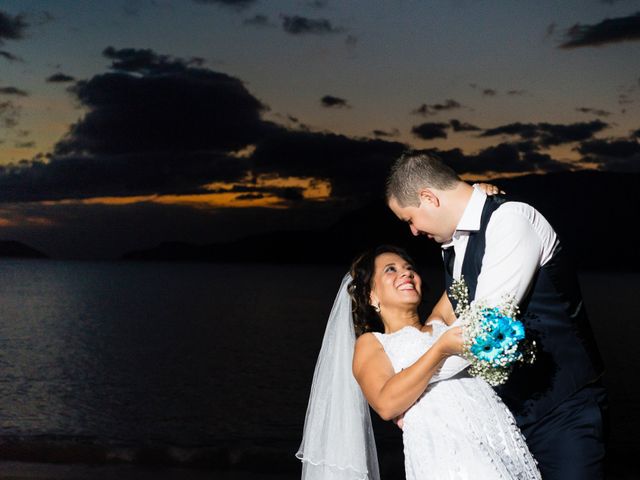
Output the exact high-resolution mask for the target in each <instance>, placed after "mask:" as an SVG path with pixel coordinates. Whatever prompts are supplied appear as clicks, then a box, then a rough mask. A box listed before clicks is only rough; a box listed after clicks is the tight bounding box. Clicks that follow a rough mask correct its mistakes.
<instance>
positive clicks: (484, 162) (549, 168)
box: [433, 143, 570, 174]
mask: <svg viewBox="0 0 640 480" xmlns="http://www.w3.org/2000/svg"><path fill="white" fill-rule="evenodd" d="M433 151H434V152H435V153H437V154H438V155H439V156H440V157H442V159H443V160H444V161H445V162H447V163H448V164H449V165H451V167H452V168H453V169H454V170H456V172H458V173H460V174H464V173H471V174H483V173H487V172H500V173H527V172H537V171H542V172H553V171H564V170H569V169H570V166H569V165H568V164H566V163H563V162H559V161H557V160H554V159H553V158H552V157H551V156H550V155H547V154H543V153H539V152H536V151H522V148H521V145H519V144H514V143H501V144H499V145H495V146H491V147H488V148H485V149H484V150H481V151H480V152H479V153H477V154H474V155H466V154H464V153H463V152H462V150H460V149H459V148H456V149H453V150H433Z"/></svg>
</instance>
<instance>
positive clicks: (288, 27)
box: [282, 15, 344, 35]
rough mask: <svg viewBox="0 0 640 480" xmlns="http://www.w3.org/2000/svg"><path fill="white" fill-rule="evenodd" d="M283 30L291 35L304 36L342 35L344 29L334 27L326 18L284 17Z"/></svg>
mask: <svg viewBox="0 0 640 480" xmlns="http://www.w3.org/2000/svg"><path fill="white" fill-rule="evenodd" d="M282 28H283V29H284V31H285V32H287V33H289V34H291V35H304V34H317V35H324V34H332V33H341V32H343V31H344V29H343V28H340V27H334V26H333V25H331V22H330V21H329V20H327V19H325V18H317V19H313V18H307V17H300V16H298V15H293V16H289V15H283V16H282Z"/></svg>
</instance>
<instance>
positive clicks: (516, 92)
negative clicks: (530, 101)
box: [507, 90, 527, 96]
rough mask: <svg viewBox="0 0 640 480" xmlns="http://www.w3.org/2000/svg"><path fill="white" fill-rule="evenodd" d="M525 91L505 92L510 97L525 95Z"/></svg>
mask: <svg viewBox="0 0 640 480" xmlns="http://www.w3.org/2000/svg"><path fill="white" fill-rule="evenodd" d="M526 94H527V91H526V90H509V91H507V95H511V96H521V95H526Z"/></svg>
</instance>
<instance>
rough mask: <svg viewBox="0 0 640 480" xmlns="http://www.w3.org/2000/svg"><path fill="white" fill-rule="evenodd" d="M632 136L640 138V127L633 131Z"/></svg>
mask: <svg viewBox="0 0 640 480" xmlns="http://www.w3.org/2000/svg"><path fill="white" fill-rule="evenodd" d="M631 136H633V137H636V138H640V128H639V129H638V130H636V131H635V132H633V133H632V134H631Z"/></svg>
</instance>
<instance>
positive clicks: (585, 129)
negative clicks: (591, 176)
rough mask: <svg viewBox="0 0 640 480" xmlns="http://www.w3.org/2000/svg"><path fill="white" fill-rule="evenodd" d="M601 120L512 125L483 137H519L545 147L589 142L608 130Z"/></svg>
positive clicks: (493, 129)
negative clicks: (599, 133) (595, 135)
mask: <svg viewBox="0 0 640 480" xmlns="http://www.w3.org/2000/svg"><path fill="white" fill-rule="evenodd" d="M608 127H609V125H608V124H607V123H604V122H602V121H601V120H593V121H591V122H580V123H573V124H569V125H562V124H553V123H519V122H518V123H511V124H508V125H503V126H500V127H496V128H491V129H488V130H485V131H484V132H483V133H482V134H481V136H482V137H491V136H495V135H517V136H519V137H520V138H522V139H526V140H535V141H537V142H538V143H539V144H540V145H541V146H543V147H549V146H552V145H561V144H563V143H571V142H579V141H582V140H588V139H590V138H592V137H593V135H594V134H596V133H598V132H600V131H602V130H604V129H605V128H608Z"/></svg>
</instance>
